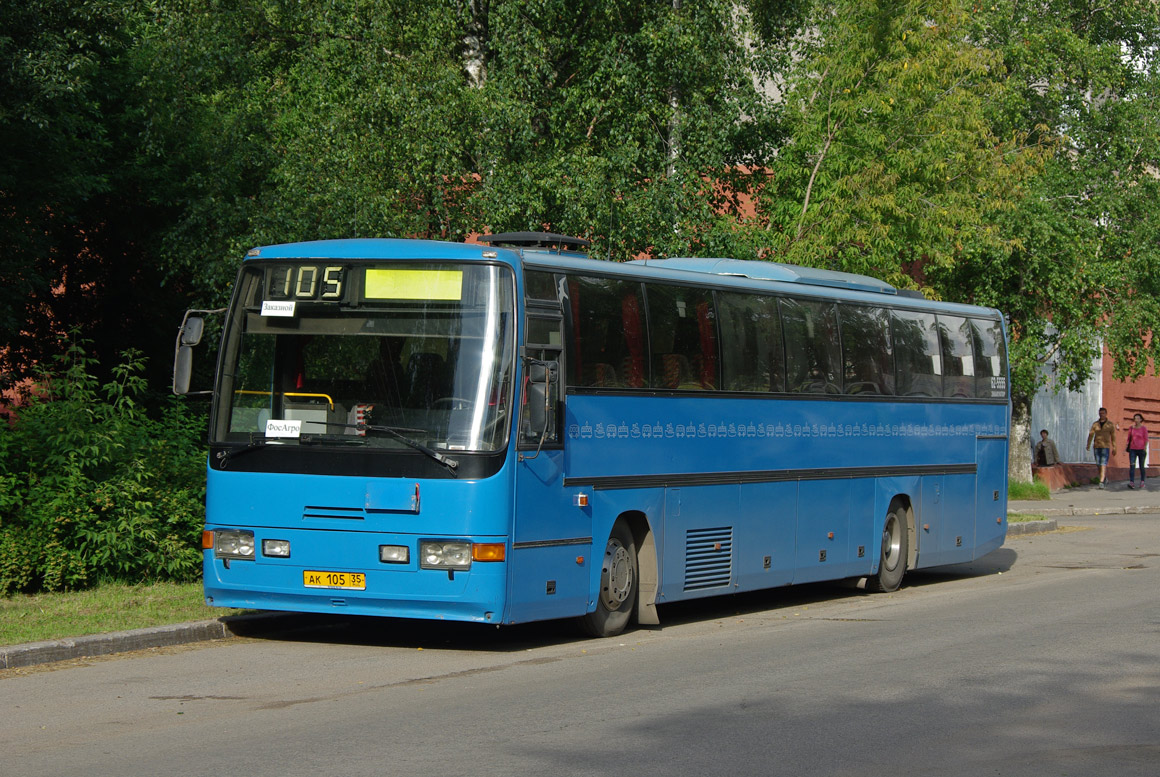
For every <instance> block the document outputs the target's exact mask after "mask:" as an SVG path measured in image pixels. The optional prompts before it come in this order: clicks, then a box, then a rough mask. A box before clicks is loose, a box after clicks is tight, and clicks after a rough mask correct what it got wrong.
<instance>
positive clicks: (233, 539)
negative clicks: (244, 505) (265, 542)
mask: <svg viewBox="0 0 1160 777" xmlns="http://www.w3.org/2000/svg"><path fill="white" fill-rule="evenodd" d="M213 555H214V558H238V559H253V558H254V533H253V532H252V531H242V530H240V529H218V530H217V531H215V532H214V533H213Z"/></svg>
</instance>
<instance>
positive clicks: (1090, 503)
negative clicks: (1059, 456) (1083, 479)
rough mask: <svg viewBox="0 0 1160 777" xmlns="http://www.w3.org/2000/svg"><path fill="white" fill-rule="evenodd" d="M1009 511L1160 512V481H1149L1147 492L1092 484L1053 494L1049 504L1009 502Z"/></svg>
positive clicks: (1044, 513)
mask: <svg viewBox="0 0 1160 777" xmlns="http://www.w3.org/2000/svg"><path fill="white" fill-rule="evenodd" d="M1007 511H1008V512H1012V513H1024V514H1031V515H1042V516H1045V517H1062V516H1069V515H1137V514H1141V513H1160V478H1157V482H1155V483H1153V482H1152V481H1151V478H1149V482H1148V488H1146V489H1140V488H1135V489H1130V488H1128V483H1127V481H1119V482H1112V483H1109V484H1108V485H1107V487H1106V488H1104V489H1101V488H1099V487H1098V486H1092V485H1087V486H1076V487H1075V488H1063V489H1060V490H1058V491H1053V492H1052V494H1051V499H1050V500H1048V501H1038V500H1035V501H1032V500H1024V501H1012V502H1008V503H1007Z"/></svg>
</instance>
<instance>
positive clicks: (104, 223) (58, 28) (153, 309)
mask: <svg viewBox="0 0 1160 777" xmlns="http://www.w3.org/2000/svg"><path fill="white" fill-rule="evenodd" d="M141 10H142V9H141V7H140V5H139V4H137V3H133V2H123V3H110V2H99V1H98V0H79V1H72V2H68V1H66V0H29V2H22V3H5V4H3V6H2V7H0V30H2V32H0V147H2V148H3V149H4V153H3V154H2V155H0V285H3V287H4V288H5V290H6V293H5V294H4V295H0V346H2V347H3V349H4V351H3V353H0V359H2V360H3V361H2V363H0V369H2V372H3V378H4V382H6V383H11V382H14V381H15V380H17V379H19V378H22V377H28V376H31V375H32V374H33V373H34V369H35V365H36V364H37V363H40V362H44V361H47V360H48V359H49V358H50V357H51V355H52V354H53V353H55V352H58V351H59V349H60V348H62V347H64V345H63V344H64V342H65V340H64V338H63V334H64V333H65V332H66V331H67V330H69V329H70V328H72V327H74V326H84V327H85V328H86V330H87V331H88V334H89V335H90V336H92V337H93V338H94V346H93V355H94V356H95V357H96V358H98V360H99V362H100V364H101V367H100V369H99V372H98V374H100V375H102V376H105V377H107V376H108V375H109V374H110V372H109V370H111V369H112V366H113V365H114V363H115V361H116V357H117V355H118V354H119V353H120V351H122V350H124V349H126V348H128V347H130V346H136V347H142V348H146V349H149V350H151V351H156V350H160V349H163V348H168V347H169V346H168V345H167V344H159V343H167V342H171V338H172V334H171V333H172V331H173V330H172V329H169V328H168V327H166V328H164V329H162V328H159V327H158V326H157V324H158V323H159V322H161V321H165V322H166V323H169V322H171V321H172V320H173V316H174V314H175V311H177V310H179V309H180V307H181V305H182V300H181V299H180V297H181V290H180V288H178V287H175V286H172V285H170V286H162V280H163V278H164V275H163V272H162V269H161V267H160V266H159V264H158V262H157V261H156V257H155V255H154V252H153V250H152V248H153V240H154V238H155V236H156V234H157V230H158V228H159V224H161V223H163V222H165V221H166V220H167V218H168V216H167V214H166V213H165V211H164V209H163V208H160V207H158V205H157V203H156V201H155V200H153V199H152V198H151V197H150V195H149V191H148V190H149V188H150V187H151V185H152V183H153V182H155V181H156V180H158V179H164V176H163V175H158V174H156V173H155V172H154V171H151V170H150V169H149V165H150V162H149V160H147V159H146V158H144V157H143V156H142V155H141V154H140V148H139V146H138V137H139V136H140V132H141V128H142V125H141V121H140V119H141V117H142V116H143V114H144V109H145V106H144V105H143V104H142V103H141V102H140V101H139V100H138V98H139V97H140V90H139V89H138V86H139V83H140V82H139V78H138V75H139V73H138V71H137V70H136V64H137V63H136V62H135V61H134V60H133V58H132V56H131V50H132V46H133V41H134V39H135V36H137V35H138V34H139V32H140V29H141V25H142V24H143V23H144V17H143V15H142V13H141ZM165 363H166V360H158V362H157V364H156V365H155V366H156V367H157V368H159V370H160V371H161V372H162V373H164V372H165V371H167V368H166V367H165ZM155 374H156V373H155ZM158 382H159V381H158Z"/></svg>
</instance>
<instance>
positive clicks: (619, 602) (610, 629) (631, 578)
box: [580, 521, 640, 637]
mask: <svg viewBox="0 0 1160 777" xmlns="http://www.w3.org/2000/svg"><path fill="white" fill-rule="evenodd" d="M639 591H640V567H639V565H638V563H637V559H636V542H635V541H634V540H633V539H632V532H630V531H629V530H628V526H627V525H626V524H625V523H624V522H623V521H617V522H616V525H615V526H613V527H612V533H611V534H610V535H609V536H608V542H607V543H606V544H605V546H604V557H603V558H602V559H601V561H600V590H599V591H598V592H597V595H596V609H595V610H594V611H593V612H590V613H588V614H587V615H585V616H583V617H582V618H581V619H580V627H581V628H582V629H583V630H584V632H585V633H587V634H589V635H591V636H593V637H615V636H616V635H617V634H619V633H620V632H622V631H624V629H625V627H626V626H628V623H629V621H630V620H631V619H632V614H633V613H634V612H635V611H636V597H637V596H638V594H639Z"/></svg>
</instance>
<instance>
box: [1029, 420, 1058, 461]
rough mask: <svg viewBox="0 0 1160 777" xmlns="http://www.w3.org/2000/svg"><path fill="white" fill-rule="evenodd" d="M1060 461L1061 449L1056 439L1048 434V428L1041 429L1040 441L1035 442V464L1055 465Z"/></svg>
mask: <svg viewBox="0 0 1160 777" xmlns="http://www.w3.org/2000/svg"><path fill="white" fill-rule="evenodd" d="M1058 463H1059V450H1058V449H1057V448H1056V447H1055V440H1052V439H1050V438H1049V437H1048V436H1047V430H1046V429H1040V430H1039V442H1037V443H1036V444H1035V466H1037V467H1054V466H1055V465H1056V464H1058Z"/></svg>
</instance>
